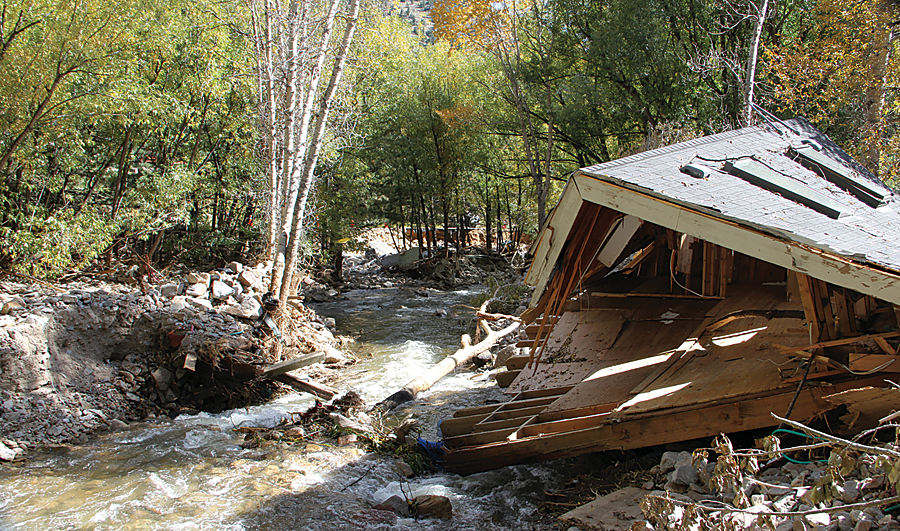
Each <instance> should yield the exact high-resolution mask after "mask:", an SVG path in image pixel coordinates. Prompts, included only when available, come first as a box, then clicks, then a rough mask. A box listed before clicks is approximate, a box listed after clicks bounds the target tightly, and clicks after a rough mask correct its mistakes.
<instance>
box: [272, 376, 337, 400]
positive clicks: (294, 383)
mask: <svg viewBox="0 0 900 531" xmlns="http://www.w3.org/2000/svg"><path fill="white" fill-rule="evenodd" d="M272 379H273V380H275V381H276V382H281V383H283V384H287V385H290V386H291V387H293V388H294V389H296V390H298V391H301V392H304V393H309V394H311V395H313V396H315V397H316V398H321V399H322V400H331V399H332V398H334V396H335V395H336V394H338V390H337V389H334V388H333V387H328V386H327V385H322V384H319V383H315V382H311V381H309V380H301V379H300V378H297V377H296V376H291V375H290V374H279V375H278V376H275V377H274V378H272Z"/></svg>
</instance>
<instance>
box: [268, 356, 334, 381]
mask: <svg viewBox="0 0 900 531" xmlns="http://www.w3.org/2000/svg"><path fill="white" fill-rule="evenodd" d="M320 361H325V351H321V350H320V351H316V352H310V353H309V354H303V355H301V356H297V357H296V358H291V359H289V360H287V361H282V362H281V363H276V364H274V365H269V366H268V367H265V368H264V369H263V370H262V374H261V376H262V377H263V378H275V377H276V376H278V375H279V374H284V373H286V372H290V371H293V370H294V369H299V368H300V367H306V366H307V365H312V364H314V363H319V362H320Z"/></svg>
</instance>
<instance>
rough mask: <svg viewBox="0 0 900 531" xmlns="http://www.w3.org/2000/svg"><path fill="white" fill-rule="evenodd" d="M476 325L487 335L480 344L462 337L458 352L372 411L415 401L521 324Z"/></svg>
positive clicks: (384, 409)
mask: <svg viewBox="0 0 900 531" xmlns="http://www.w3.org/2000/svg"><path fill="white" fill-rule="evenodd" d="M482 311H483V310H482ZM478 324H479V326H481V328H482V329H483V330H484V331H485V333H486V334H487V336H486V337H485V338H484V339H483V340H482V341H481V342H480V343H476V344H474V345H470V344H469V343H470V339H469V336H468V335H463V336H462V341H461V343H462V345H461V347H460V349H459V350H457V351H456V352H455V353H453V354H452V355H450V356H447V357H446V358H444V359H443V360H441V362H440V363H438V364H437V365H434V366H432V367H431V368H430V369H428V370H427V371H425V372H424V373H423V374H422V375H421V376H419V377H418V378H416V379H415V380H413V381H411V382H409V383H408V384H406V385H405V386H404V387H403V389H400V390H399V391H397V392H396V393H394V394H392V395H391V396H389V397H387V398H385V399H384V400H382V401H381V402H379V403H378V404H376V405H375V407H373V408H372V411H374V410H380V411H381V412H382V413H387V412H389V411H390V410H392V409H394V408H395V407H397V406H399V405H400V404H403V403H406V402H411V401H412V400H415V399H416V396H417V395H418V394H419V393H421V392H422V391H425V390H426V389H428V388H430V387H431V386H432V385H434V384H435V383H437V381H438V380H440V379H441V378H443V377H444V376H446V375H447V374H448V373H449V372H450V371H452V370H453V369H455V368H457V367H459V366H460V365H462V364H463V363H465V362H467V361H469V360H470V359H472V358H474V357H475V356H477V355H479V354H481V353H482V352H487V351H488V350H490V348H491V347H493V346H494V345H495V344H496V343H497V341H499V340H500V338H502V337H504V336H506V335H508V334H510V333H512V332H513V331H514V330H515V329H516V328H518V327H519V325H520V324H521V323H519V322H514V323H513V324H511V325H509V326H507V327H506V328H504V329H502V330H493V329H491V327H490V326H488V325H487V323H485V322H484V321H482V320H479V321H478Z"/></svg>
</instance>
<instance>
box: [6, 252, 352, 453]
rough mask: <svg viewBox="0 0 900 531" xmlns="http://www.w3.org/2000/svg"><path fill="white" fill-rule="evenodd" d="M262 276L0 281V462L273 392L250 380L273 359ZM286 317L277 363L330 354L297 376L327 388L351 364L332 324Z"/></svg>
mask: <svg viewBox="0 0 900 531" xmlns="http://www.w3.org/2000/svg"><path fill="white" fill-rule="evenodd" d="M267 274H268V266H267V265H266V264H259V265H258V266H256V267H253V268H245V267H244V266H243V265H242V264H240V263H237V262H232V263H230V264H228V266H226V267H224V268H221V269H219V270H215V271H211V272H203V273H198V272H189V273H186V274H185V275H183V276H180V277H178V278H176V279H174V280H171V279H170V280H169V281H166V282H163V283H160V284H159V285H156V286H152V287H151V286H148V285H146V284H144V285H141V283H132V284H122V283H116V282H114V280H115V279H103V280H98V279H94V278H91V277H88V276H82V277H80V279H79V280H77V281H74V282H70V283H68V284H65V285H58V286H53V285H50V284H40V285H29V284H22V283H18V282H13V281H3V282H0V308H2V309H0V314H2V315H0V419H2V422H0V444H2V448H0V459H4V460H11V459H16V458H19V457H21V456H23V455H24V454H25V452H26V451H27V450H29V449H33V448H35V447H38V446H45V445H54V444H79V443H83V442H85V441H86V439H87V437H88V436H89V435H90V434H91V433H93V432H95V431H97V430H103V429H116V428H117V427H122V426H124V425H126V424H127V423H128V422H133V421H137V420H143V419H147V418H154V417H158V416H164V415H165V416H176V415H177V414H179V413H181V412H185V411H189V412H192V411H197V410H204V411H211V412H216V411H222V410H224V409H228V408H232V407H238V406H244V405H249V404H254V403H260V402H263V401H265V400H267V399H269V398H271V397H272V396H273V395H274V394H275V393H278V392H281V391H282V386H281V384H278V383H275V382H273V381H270V380H261V379H259V378H256V376H257V374H258V368H259V367H263V366H266V365H268V364H271V363H275V362H277V361H280V360H274V359H271V354H270V353H271V352H272V351H273V349H272V348H271V346H272V344H273V343H274V342H275V341H277V340H279V339H278V338H277V337H276V333H275V332H274V331H273V329H272V327H271V326H269V324H267V322H269V323H272V322H273V321H271V320H270V319H264V318H263V317H264V312H263V309H262V306H261V304H260V298H261V297H260V295H261V292H262V289H263V285H262V280H261V279H265V278H266V276H267ZM122 276H124V277H125V278H126V279H127V274H126V275H121V274H120V275H118V277H122ZM119 279H121V278H119ZM310 285H314V284H313V283H311V284H310ZM288 311H290V312H291V315H290V318H289V319H288V320H287V321H286V322H287V323H288V326H287V327H285V328H286V330H284V331H283V333H281V331H279V333H280V335H281V339H280V340H281V341H283V343H284V345H285V348H284V353H285V354H284V356H285V357H292V356H294V355H297V354H299V353H306V352H312V351H314V350H325V351H328V353H329V355H328V356H327V357H326V360H325V361H326V362H328V363H324V364H323V363H319V364H316V366H312V367H309V368H306V369H304V370H303V371H302V374H299V375H296V376H297V377H299V378H307V377H308V378H310V379H312V380H326V381H327V380H328V378H330V377H331V373H332V372H334V371H335V370H337V368H339V367H340V366H342V365H344V364H350V363H352V362H353V360H352V359H350V358H349V357H348V356H345V355H343V353H341V352H340V350H339V348H340V347H341V345H342V344H343V342H344V341H346V340H345V339H343V338H337V337H335V336H334V334H333V326H334V323H333V321H330V320H327V319H322V318H320V317H319V316H317V315H316V314H315V312H313V311H312V310H310V309H308V308H305V307H303V306H300V305H298V307H297V308H293V307H292V308H290V309H289V310H288ZM329 325H330V327H331V328H329Z"/></svg>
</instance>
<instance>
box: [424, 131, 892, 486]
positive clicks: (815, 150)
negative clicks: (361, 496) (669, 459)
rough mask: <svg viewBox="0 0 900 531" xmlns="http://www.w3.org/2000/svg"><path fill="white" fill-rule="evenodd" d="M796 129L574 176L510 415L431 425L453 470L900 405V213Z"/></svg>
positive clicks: (505, 408)
mask: <svg viewBox="0 0 900 531" xmlns="http://www.w3.org/2000/svg"><path fill="white" fill-rule="evenodd" d="M897 210H898V207H897V204H895V197H894V195H893V194H892V192H891V190H890V189H888V188H887V187H885V186H884V185H883V184H881V183H880V182H879V181H878V180H877V179H876V178H875V177H874V176H873V175H872V174H871V173H869V172H868V171H867V170H865V169H864V168H863V167H861V166H860V165H859V164H857V163H855V162H854V161H853V160H852V159H851V158H850V157H849V156H848V155H847V154H846V153H845V152H843V151H842V150H841V149H840V148H838V146H836V145H835V144H834V143H833V142H832V141H831V140H829V139H828V138H827V137H826V136H825V135H823V134H822V133H820V132H819V131H817V130H816V129H815V128H813V127H812V126H811V125H810V124H809V123H808V122H807V121H805V120H803V119H795V120H790V121H787V122H777V123H776V122H773V123H770V124H769V125H767V126H760V127H749V128H745V129H740V130H735V131H731V132H727V133H722V134H718V135H714V136H710V137H705V138H698V139H695V140H691V141H688V142H683V143H680V144H676V145H673V146H670V147H665V148H661V149H657V150H654V151H649V152H645V153H640V154H637V155H634V156H630V157H627V158H623V159H619V160H615V161H612V162H608V163H604V164H600V165H596V166H591V167H588V168H585V169H583V170H580V171H578V172H576V173H575V174H574V175H573V176H572V177H571V178H570V180H569V182H568V184H567V186H566V188H565V190H564V192H563V194H562V197H561V199H560V201H559V203H558V205H557V206H556V208H555V209H554V210H553V212H552V214H551V215H550V217H549V219H548V221H547V223H546V224H545V226H544V227H543V228H542V230H541V232H540V234H539V236H538V240H537V243H536V244H535V245H534V247H533V248H532V253H533V257H534V258H533V262H532V266H531V269H530V271H529V273H528V276H527V279H526V282H528V283H529V284H531V285H533V286H535V288H536V289H535V292H534V297H533V298H532V300H531V304H530V306H529V309H528V310H527V311H526V312H525V313H524V314H523V316H522V317H523V319H524V321H525V322H526V323H528V327H527V334H528V341H523V342H521V343H520V346H530V347H531V350H530V352H531V354H530V355H529V356H519V357H514V358H511V359H510V360H509V362H508V363H507V367H508V369H509V372H508V373H501V378H498V381H499V382H500V384H501V386H503V385H506V386H507V388H506V393H507V395H508V397H509V398H508V400H507V401H505V402H503V403H499V404H490V405H485V406H483V407H474V408H468V409H463V410H460V411H457V412H456V413H455V415H454V416H453V418H450V419H447V420H445V421H443V422H442V424H441V429H442V432H443V436H444V439H443V442H444V446H445V448H446V450H447V452H448V453H447V456H446V462H445V466H446V467H447V468H448V469H449V470H452V471H456V472H459V473H462V474H468V473H473V472H478V471H482V470H487V469H492V468H497V467H501V466H505V465H509V464H516V463H524V462H532V461H539V460H546V459H555V458H560V457H566V456H572V455H577V454H582V453H587V452H595V451H602V450H611V449H629V448H640V447H646V446H652V445H658V444H665V443H670V442H675V441H685V440H690V439H694V438H699V437H705V436H713V435H716V434H718V433H720V432H725V433H731V432H738V431H744V430H749V429H757V428H765V427H769V426H775V425H777V424H778V421H777V420H776V419H775V418H774V417H773V416H772V414H773V413H774V414H777V415H781V416H785V415H789V416H790V418H792V419H794V420H801V421H809V420H811V419H814V418H816V417H820V416H822V415H823V414H824V413H825V412H826V411H829V410H837V411H836V413H838V414H840V415H841V417H840V418H841V419H842V421H843V423H844V424H845V427H846V428H848V429H854V428H859V427H860V426H862V425H864V424H866V423H871V422H872V421H873V419H875V420H876V421H877V419H878V418H879V415H882V414H884V412H885V411H887V412H890V411H892V405H893V404H895V403H896V404H898V405H897V409H900V395H898V394H897V391H895V390H891V389H889V388H887V387H888V384H887V383H886V380H890V379H893V380H897V378H900V375H897V374H893V375H892V374H891V373H898V372H900V356H898V355H897V342H898V338H900V331H898V315H900V314H898V309H897V308H898V307H897V305H900V213H898V211H897Z"/></svg>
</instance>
